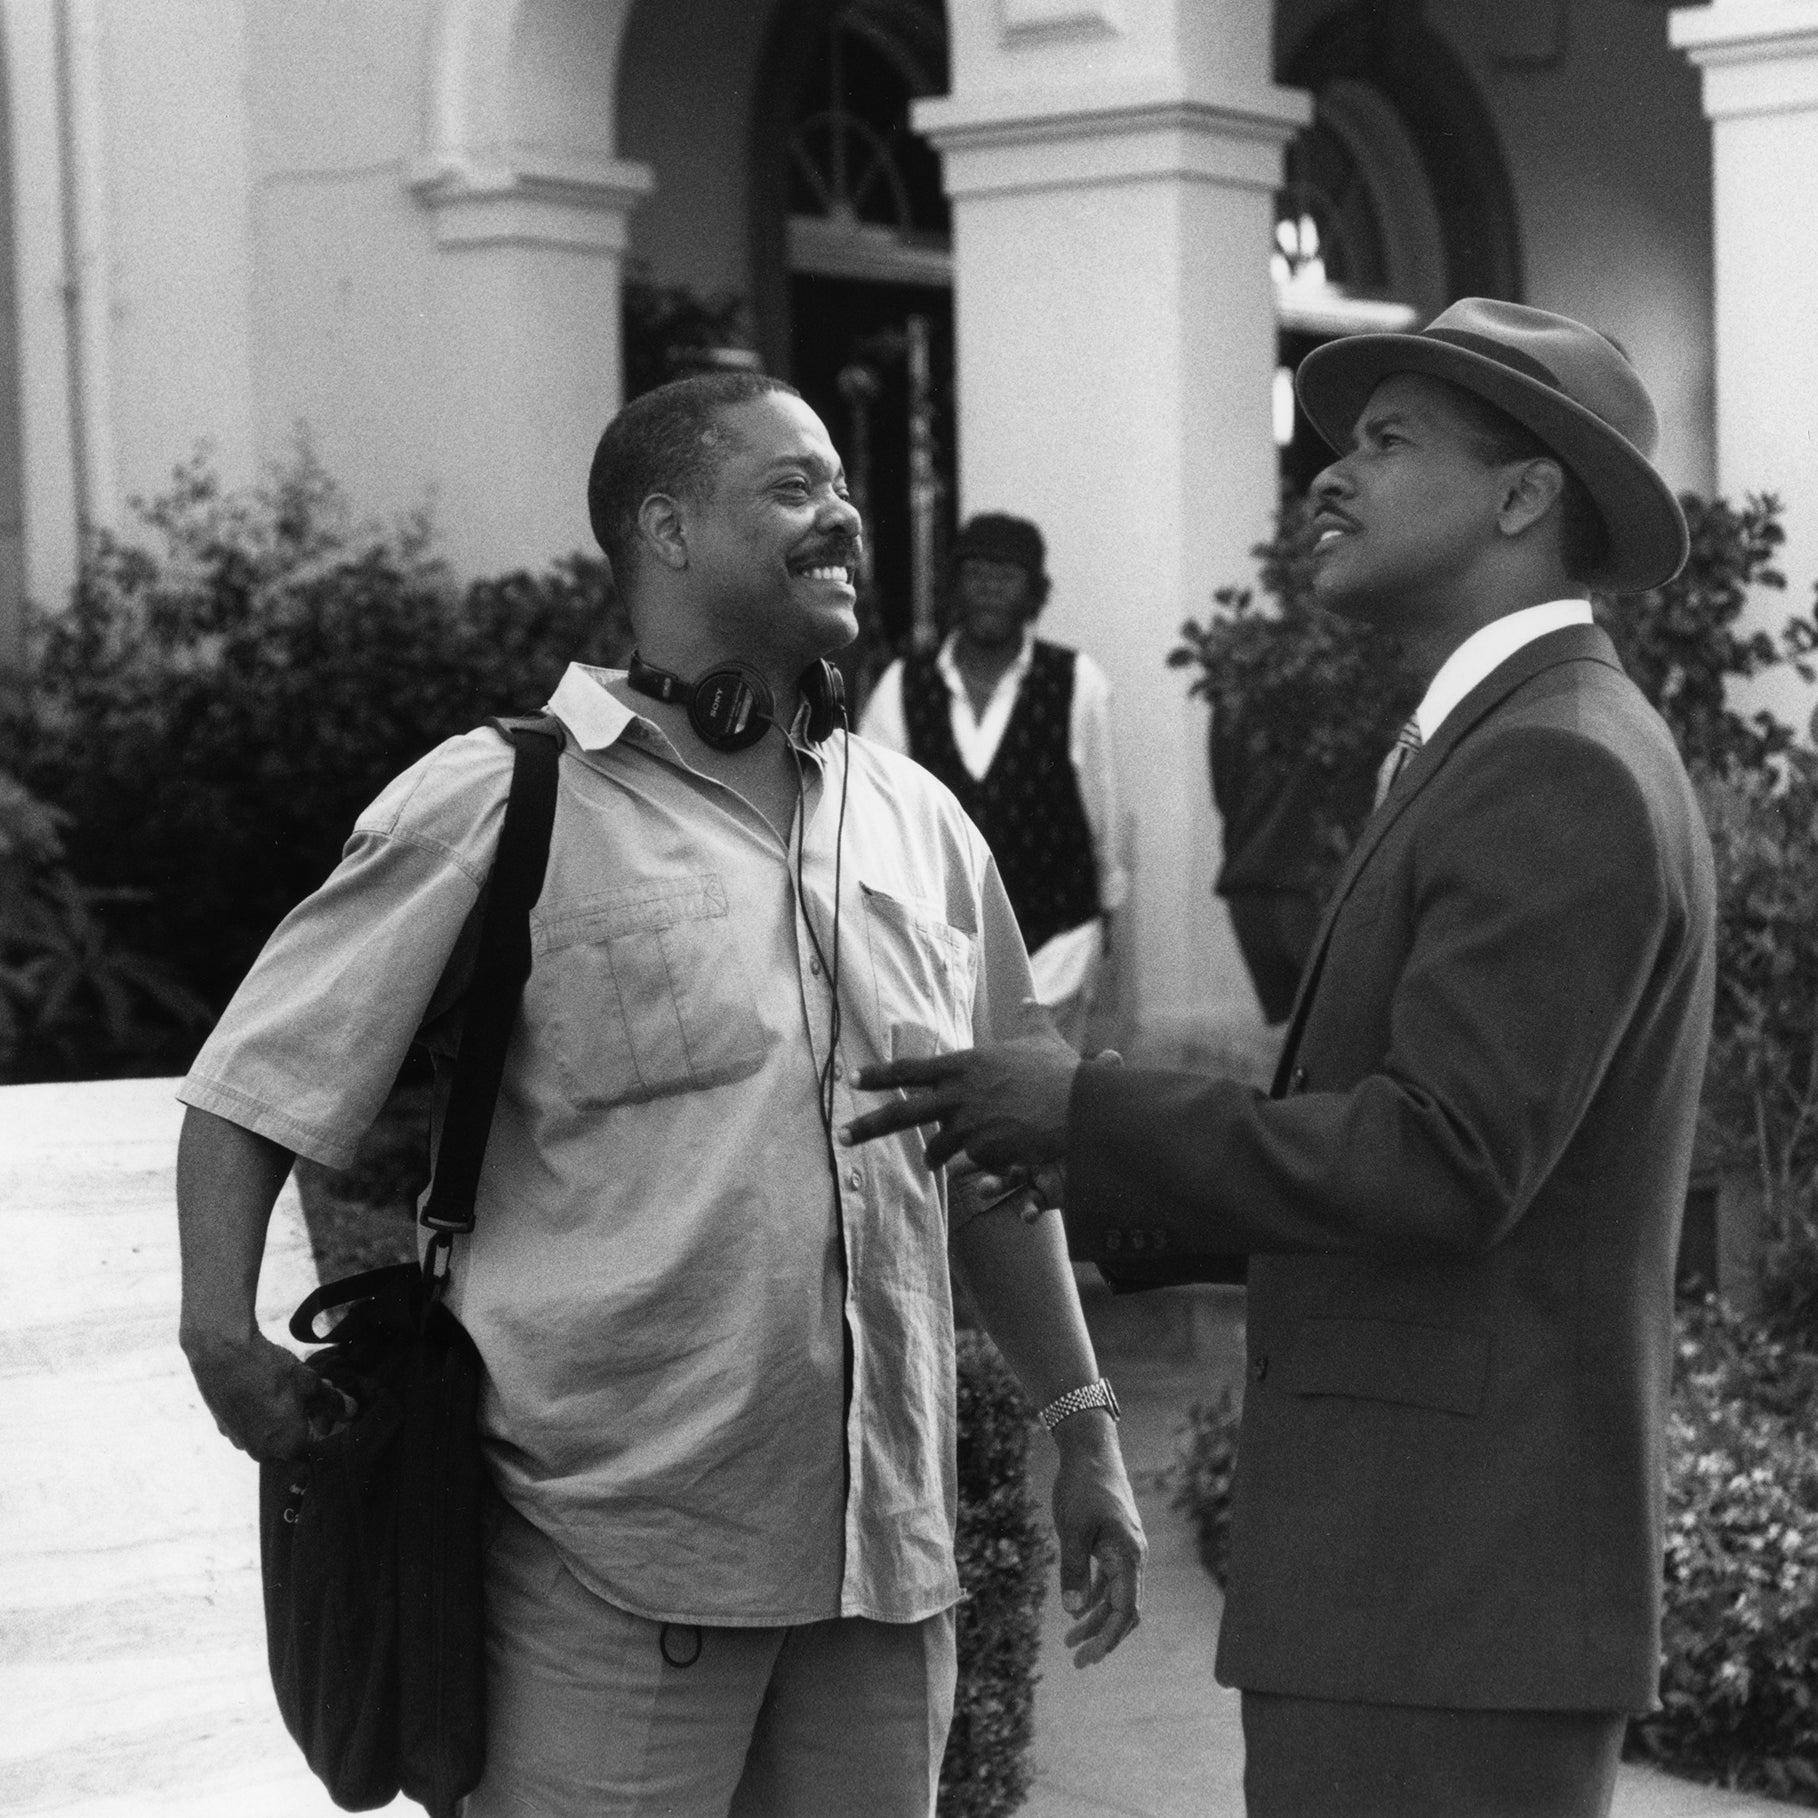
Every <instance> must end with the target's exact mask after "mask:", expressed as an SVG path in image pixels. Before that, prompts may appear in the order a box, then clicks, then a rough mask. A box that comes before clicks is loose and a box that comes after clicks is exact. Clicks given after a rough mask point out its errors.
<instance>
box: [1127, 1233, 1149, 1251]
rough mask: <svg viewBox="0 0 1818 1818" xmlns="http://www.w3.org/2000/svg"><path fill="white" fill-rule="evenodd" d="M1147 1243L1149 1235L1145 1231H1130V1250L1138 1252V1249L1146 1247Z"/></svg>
mask: <svg viewBox="0 0 1818 1818" xmlns="http://www.w3.org/2000/svg"><path fill="white" fill-rule="evenodd" d="M1148 1241H1149V1234H1148V1232H1147V1231H1132V1232H1131V1233H1130V1248H1131V1249H1132V1250H1140V1249H1142V1248H1144V1247H1145V1246H1146V1245H1147V1243H1148Z"/></svg>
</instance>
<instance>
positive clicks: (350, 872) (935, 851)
mask: <svg viewBox="0 0 1818 1818" xmlns="http://www.w3.org/2000/svg"><path fill="white" fill-rule="evenodd" d="M615 679H616V677H615V676H614V675H613V674H612V673H611V672H605V671H597V670H590V669H586V668H582V667H579V666H575V667H571V668H570V670H569V671H568V673H567V675H566V676H565V677H564V678H563V680H562V683H561V685H560V687H559V688H558V689H557V691H556V693H555V696H554V698H553V699H552V701H551V703H550V707H551V711H553V712H554V713H555V714H556V715H557V716H558V717H559V718H560V719H561V720H562V722H563V724H564V725H565V727H566V728H567V730H568V732H569V734H570V740H569V745H568V749H567V750H566V751H565V753H564V756H563V759H562V763H561V768H560V794H559V798H558V804H557V809H556V822H555V832H554V837H553V840H552V844H551V850H550V857H549V867H548V873H547V877H546V880H545V883H544V887H543V892H542V896H541V898H540V900H539V902H538V904H537V907H536V909H535V911H534V914H533V917H532V946H533V965H532V970H531V974H530V979H529V982H528V984H527V985H526V988H525V995H524V1002H523V1007H522V1010H521V1012H520V1015H519V1019H518V1023H517V1026H516V1029H515V1031H514V1034H513V1037H512V1042H511V1047H510V1049H509V1052H508V1055H507V1060H506V1069H505V1078H504V1083H503V1086H502V1088H501V1091H500V1096H499V1103H498V1110H497V1113H496V1116H495V1120H494V1123H493V1127H492V1135H491V1139H490V1142H489V1144H488V1148H487V1152H486V1159H485V1166H484V1169H483V1171H482V1174H481V1179H480V1186H479V1193H478V1199H477V1205H476V1216H477V1224H476V1229H475V1231H474V1234H473V1236H472V1237H471V1238H469V1239H462V1240H459V1241H458V1242H457V1246H456V1250H455V1255H454V1262H453V1289H452V1298H451V1304H452V1306H453V1308H454V1311H455V1312H456V1313H457V1315H458V1316H459V1317H460V1319H461V1320H462V1322H463V1324H464V1325H465V1326H466V1327H467V1329H468V1331H469V1332H470V1333H471V1334H472V1335H473V1337H474V1340H475V1342H476V1344H477V1345H478V1346H479V1349H480V1353H481V1355H482V1357H483V1358H484V1360H485V1363H486V1370H487V1381H486V1388H485V1393H484V1400H483V1405H482V1410H481V1420H482V1426H483V1430H484V1433H485V1436H486V1439H487V1441H488V1449H489V1456H490V1459H491V1462H492V1465H493V1468H494V1470H495V1473H496V1476H497V1478H498V1481H499V1483H500V1485H501V1487H502V1489H503V1490H504V1492H505V1494H506V1496H507V1497H508V1498H509V1499H510V1500H511V1501H512V1502H513V1503H514V1504H515V1505H516V1506H517V1507H518V1508H519V1509H520V1510H522V1511H523V1513H524V1514H525V1515H527V1516H528V1517H529V1518H530V1520H532V1521H533V1522H534V1523H535V1524H536V1525H537V1526H538V1527H540V1528H541V1529H542V1530H543V1531H544V1532H545V1533H547V1534H548V1535H549V1536H550V1537H551V1538H552V1539H553V1540H554V1541H555V1542H556V1544H557V1546H558V1548H559V1549H560V1551H561V1553H562V1555H563V1557H564V1559H565V1561H566V1562H567V1564H568V1565H569V1567H570V1569H571V1570H573V1571H574V1573H575V1574H576V1576H577V1577H579V1578H580V1579H581V1581H582V1582H583V1583H585V1584H587V1585H589V1586H590V1587H591V1588H593V1589H594V1590H595V1591H597V1592H598V1593H599V1594H600V1595H602V1596H604V1597H606V1598H608V1599H609V1600H610V1601H612V1602H613V1603H615V1604H618V1605H619V1606H621V1607H622V1608H625V1609H628V1610H632V1611H635V1612H637V1613H638V1614H641V1615H645V1616H649V1617H652V1618H655V1619H658V1620H667V1621H688V1622H700V1623H712V1624H733V1625H739V1624H744V1625H768V1624H783V1623H798V1622H808V1621H816V1620H820V1619H823V1618H826V1617H830V1616H833V1615H848V1616H869V1617H874V1618H878V1619H881V1620H885V1621H897V1622H907V1621H916V1620H919V1619H921V1618H922V1617H925V1616H927V1615H930V1614H932V1613H934V1612H935V1611H938V1610H940V1609H942V1608H945V1607H946V1606H947V1605H949V1604H951V1603H952V1602H953V1601H954V1600H955V1599H956V1598H957V1596H958V1594H959V1586H958V1581H957V1577H956V1575H955V1571H954V1563H953V1548H952V1523H953V1518H954V1503H955V1485H954V1424H953V1422H954V1415H953V1358H952V1304H951V1298H950V1289H949V1282H948V1273H947V1254H946V1250H947V1237H948V1228H949V1189H948V1186H947V1183H946V1182H945V1180H944V1179H943V1178H941V1177H937V1176H935V1175H932V1174H930V1172H929V1170H928V1168H927V1166H926V1164H925V1163H924V1161H923V1160H922V1140H921V1138H920V1136H919V1134H917V1133H913V1132H911V1133H908V1134H906V1135H903V1136H900V1137H897V1138H894V1139H891V1140H888V1141H883V1142H876V1143H871V1144H868V1145H866V1146H865V1147H863V1148H862V1149H856V1150H852V1151H836V1150H835V1149H834V1148H833V1146H832V1145H831V1144H830V1141H829V1138H828V1134H827V1131H826V1130H825V1128H824V1127H823V1125H822V1122H821V1116H820V1109H819V1104H818V1099H817V1094H818V1091H819V1076H820V1072H821V1068H822V1065H823V1064H824V1063H825V1062H826V1061H827V1060H828V1058H829V1055H828V1039H829V1035H830V1032H831V1023H832V1017H831V1011H832V989H831V987H832V980H831V979H830V978H829V977H828V976H827V973H826V969H825V968H824V967H823V965H822V961H821V955H822V954H823V953H824V954H825V956H826V960H827V964H828V965H829V966H830V965H832V964H833V962H834V956H835V954H836V952H837V954H838V978H839V1003H840V1011H841V1027H840V1037H839V1051H838V1054H837V1056H836V1057H835V1058H836V1059H837V1060H838V1062H839V1066H838V1070H837V1072H836V1073H835V1076H834V1081H833V1098H834V1119H835V1125H836V1128H837V1126H838V1124H841V1123H844V1122H846V1121H847V1120H848V1119H850V1118H851V1117H853V1116H855V1115H857V1114H858V1113H859V1112H860V1111H861V1110H863V1109H865V1108H867V1107H868V1106H869V1105H871V1104H875V1103H876V1099H875V1097H874V1096H873V1095H865V1097H864V1098H863V1099H861V1098H860V1097H858V1096H857V1095H855V1094H854V1093H853V1092H852V1090H851V1086H850V1081H851V1078H852V1074H853V1070H854V1069H855V1068H858V1067H861V1066H864V1065H865V1064H867V1063H869V1062H872V1061H876V1060H885V1059H889V1058H893V1057H896V1056H901V1055H921V1054H928V1053H932V1052H935V1051H936V1050H940V1049H950V1048H955V1047H963V1046H967V1045H970V1044H972V1043H973V1042H977V1041H986V1040H990V1039H993V1038H994V1037H1003V1036H1007V1035H1011V1034H1014V1033H1017V1032H1018V1029H1019V1026H1020V1023H1019V1019H1021V1018H1023V1017H1025V1016H1026V1015H1027V1014H1028V1012H1027V1010H1026V1009H1025V1000H1027V999H1028V998H1029V997H1030V995H1031V983H1030V976H1029V969H1028V963H1027V960H1026V957H1025V955H1024V953H1023V949H1022V944H1021V941H1020V938H1019V937H1018V934H1017V930H1016V922H1015V918H1014V916H1013V915H1012V913H1011V910H1010V905H1009V902H1008V900H1007V898H1006V897H1005V895H1004V891H1003V887H1002V885H1001V883H1000V882H999V880H998V876H997V871H996V867H995V865H994V864H993V863H992V860H991V857H990V854H989V852H988V851H987V849H986V847H985V844H984V841H983V840H982V839H981V837H980V836H979V834H978V832H977V830H976V829H975V828H974V827H973V826H972V824H971V823H970V821H968V820H967V819H966V817H965V815H964V814H963V813H962V812H961V810H960V808H959V806H958V804H957V803H956V802H955V801H954V800H953V798H952V797H951V795H949V794H948V793H947V791H946V790H945V789H943V788H942V787H941V786H940V785H939V784H938V783H936V782H935V781H934V779H933V778H931V777H930V776H928V774H927V773H926V772H925V771H923V770H922V769H921V768H920V767H919V766H918V765H916V764H914V763H912V762H910V761H909V760H907V759H905V758H902V757H899V756H897V755H895V754H894V753H890V752H887V751H882V750H879V749H877V748H876V747H874V746H871V745H869V744H867V743H866V742H865V741H863V740H860V739H852V740H850V741H848V740H847V739H846V738H844V737H841V736H836V737H834V738H833V739H831V740H829V741H828V742H827V743H826V744H825V745H823V746H822V747H820V748H819V750H818V752H805V753H804V761H805V764H806V787H805V792H804V797H803V804H802V810H801V816H802V824H803V828H804V832H803V840H804V849H803V852H802V867H801V876H802V890H801V895H800V898H799V899H798V896H797V891H796V884H795V869H796V868H795V864H794V858H793V854H792V852H790V851H787V850H786V849H785V848H784V846H783V844H782V842H781V841H780V840H779V838H778V836H777V833H776V831H775V830H774V829H772V828H771V827H770V826H769V824H768V823H767V822H766V821H765V820H764V819H763V817H762V816H761V815H760V814H759V813H758V812H757V811H756V810H755V809H754V808H753V807H752V806H751V805H750V804H749V803H747V802H745V801H744V800H743V799H742V798H741V797H740V796H738V795H737V794H735V793H734V792H733V791H732V790H730V789H727V788H725V787H724V786H723V785H721V784H719V783H717V782H715V781H713V780H712V779H710V778H708V777H706V776H703V775H702V774H701V773H699V772H697V771H695V770H693V769H691V768H690V767H689V766H688V765H687V764H686V763H685V762H683V760H682V759H681V757H680V756H679V755H678V754H677V753H676V751H675V750H674V748H673V747H672V746H671V745H670V743H669V741H668V739H667V738H666V737H665V736H664V735H663V733H662V732H661V731H660V730H659V729H658V728H657V727H656V726H655V725H654V724H653V723H652V722H651V721H649V720H647V719H645V718H644V717H643V716H642V715H640V714H637V713H636V712H634V711H633V710H632V709H631V708H630V707H629V706H627V705H626V704H625V703H623V702H622V701H621V700H619V699H618V698H616V697H615V695H614V694H612V693H611V692H609V690H608V684H609V683H610V682H612V681H614V680H615ZM848 767H849V771H848ZM510 770H511V753H510V750H509V748H508V747H507V746H506V745H505V744H504V743H503V741H501V740H500V739H499V738H498V737H497V736H496V735H495V734H493V733H491V732H487V731H480V732H475V733H470V734H468V735H467V736H465V737H463V738H458V739H453V740H450V741H449V742H448V743H447V744H444V745H443V746H441V747H439V748H438V749H437V750H436V751H434V752H432V753H431V754H430V755H429V756H428V757H426V758H424V759H423V760H422V761H421V762H419V763H417V764H415V765H413V766H412V767H411V768H410V769H409V770H408V771H406V772H405V773H404V774H403V775H402V776H401V777H399V778H398V779H397V780H396V781H395V782H394V783H393V784H391V786H390V787H389V788H387V789H386V790H385V792H384V793H383V794H382V795H381V796H380V797H379V799H378V800H377V801H376V802H375V803H374V804H373V805H372V807H371V808H369V809H368V810H367V811H366V813H365V814H363V815H362V816H361V817H360V819H359V822H358V824H357V826H356V828H355V831H354V834H353V837H352V839H351V840H350V841H349V842H348V846H347V849H346V853H345V856H344V857H343V859H342V862H341V864H340V866H339V868H338V869H337V870H336V871H335V873H334V874H333V876H331V877H330V879H329V880H328V882H327V883H326V884H324V886H323V887H322V888H321V889H320V890H319V891H317V892H316V893H315V895H313V896H312V897H310V898H309V899H308V900H307V901H306V902H304V903H303V904H301V905H300V906H299V907H298V908H297V910H296V911H294V912H293V913H292V915H291V916H290V917H289V918H288V919H287V920H286V921H285V922H284V924H283V925H282V926H281V927H280V928H279V929H278V931H277V932H276V934H274V935H273V937H272V939H271V942H270V943H269V945H268V946H267V947H266V949H265V952H264V953H263V954H262V955H261V956H260V959H259V961H258V962H257V964H256V965H255V966H254V968H253V970H252V972H251V973H250V974H249V976H248V977H247V979H246V982H245V983H244V984H243V985H242V987H241V989H240V991H239V993H238V994H237V996H236V997H235V999H234V1001H233V1003H232V1004H231V1005H230V1006H229V1008H228V1010H227V1012H226V1014H225V1015H224V1016H223V1018H222V1019H221V1022H220V1024H219V1026H218V1027H217V1028H216V1030H215V1032H214V1034H213V1035H212V1036H211V1037H210V1039H209V1041H208V1043H207V1045H206V1046H205V1047H204V1049H203V1051H202V1053H201V1055H200V1056H199V1057H198V1058H197V1061H196V1064H195V1067H194V1069H193V1070H192V1072H191V1074H190V1076H189V1078H188V1079H187V1080H186V1081H185V1083H184V1086H183V1090H182V1097H183V1098H184V1099H185V1100H186V1101H187V1102H188V1103H190V1104H192V1105H198V1106H201V1107H202V1108H204V1109H206V1110H210V1111H214V1112H217V1113H218V1114H219V1115H221V1116H223V1117H227V1118H230V1119H232V1120H233V1121H234V1122H236V1123H239V1124H242V1125H244V1126H246V1127H248V1128H250V1129H254V1130H257V1131H260V1132H261V1133H262V1134H264V1135H266V1136H269V1137H271V1138H273V1139H274V1140H276V1141H278V1142H280V1143H283V1144H285V1145H286V1146H287V1147H290V1148H292V1149H295V1150H297V1151H299V1152H300V1153H302V1154H305V1155H309V1156H313V1157H314V1158H316V1159H317V1160H320V1161H322V1162H325V1163H327V1164H328V1165H330V1166H340V1165H345V1163H346V1162H347V1161H348V1160H349V1159H350V1158H351V1156H352V1154H353V1150H354V1146H355V1144H356V1142H357V1141H358V1139H359V1137H360V1135H361V1133H362V1132H363V1131H364V1129H365V1128H366V1126H367V1125H368V1124H369V1123H370V1122H371V1120H372V1118H373V1116H374V1115H375V1114H376V1112H377V1110H378V1108H379V1106H380V1104H381V1103H382V1101H383V1099H384V1096H385V1093H386V1091H387V1089H388V1087H389V1086H390V1084H391V1081H392V1079H393V1078H394V1077H395V1075H396V1073H397V1070H398V1066H399V1064H400V1062H401V1061H402V1059H403V1057H404V1054H405V1051H406V1049H407V1048H408V1046H409V1044H410V1042H411V1040H412V1039H413V1037H414V1036H416V1034H417V1033H418V1030H419V1028H420V1027H422V1028H423V1033H424V1038H425V1040H426V1041H427V1042H428V1043H429V1045H430V1046H431V1047H432V1048H433V1049H438V1050H440V1051H441V1052H443V1053H447V1052H450V1051H452V1048H453V1045H454V1041H455V1033H456V1023H457V1022H458V1017H459V1006H458V990H459V985H460V982H461V981H460V972H461V958H460V953H461V950H464V949H465V948H466V947H467V946H469V945H470V940H471V934H470V930H471V919H472V915H473V911H474V908H475V902H476V897H477V893H478V889H479V886H480V884H481V882H482V880H483V879H484V877H485V875H486V871H487V868H488V866H489V865H490V863H491V859H492V853H493V849H494V847H495V845H496V843H497V838H498V828H499V824H500V821H501V819H502V817H503V808H504V800H505V795H506V790H507V785H508V782H509V777H510ZM842 788H843V789H844V791H845V795H846V800H845V812H844V828H843V832H840V831H839V827H840V811H841V794H842ZM836 834H837V836H838V845H839V850H840V854H841V865H840V877H841V888H840V899H839V903H838V907H837V913H836V908H835V903H834V876H835V846H836ZM810 923H812V928H813V936H814V937H815V938H811V936H810V931H809V929H810ZM464 931H469V941H467V942H464V941H463V939H462V936H463V933H464ZM817 939H818V948H817V945H816V940H817ZM956 1194H957V1190H956Z"/></svg>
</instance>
